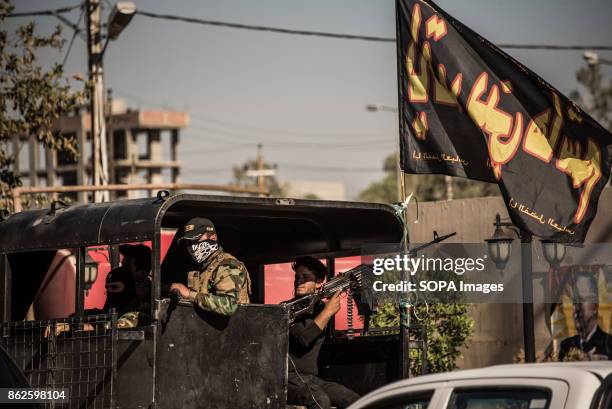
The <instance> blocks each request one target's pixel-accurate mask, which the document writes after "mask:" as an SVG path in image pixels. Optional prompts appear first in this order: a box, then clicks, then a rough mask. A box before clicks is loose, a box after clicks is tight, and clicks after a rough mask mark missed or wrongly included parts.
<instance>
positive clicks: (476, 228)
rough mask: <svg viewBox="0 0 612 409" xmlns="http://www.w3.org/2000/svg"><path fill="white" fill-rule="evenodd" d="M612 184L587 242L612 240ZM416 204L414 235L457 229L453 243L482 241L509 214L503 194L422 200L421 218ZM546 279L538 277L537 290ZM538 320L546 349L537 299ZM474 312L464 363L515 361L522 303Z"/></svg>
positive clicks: (423, 238) (419, 239)
mask: <svg viewBox="0 0 612 409" xmlns="http://www.w3.org/2000/svg"><path fill="white" fill-rule="evenodd" d="M610 203H612V188H609V187H608V188H606V189H605V190H604V191H603V192H602V195H601V197H600V200H599V208H598V212H597V217H596V218H595V220H594V221H593V224H592V225H591V229H590V230H589V234H588V236H587V239H586V242H590V243H604V242H612V206H611V205H610ZM415 208H416V206H415V204H414V203H412V204H411V206H410V211H409V218H408V225H409V228H410V240H411V241H412V242H413V243H424V242H427V241H429V240H431V239H432V231H433V230H437V231H438V233H439V234H440V235H442V234H447V233H451V232H454V231H456V232H457V235H456V236H454V237H452V238H450V239H449V240H448V241H447V242H448V243H452V242H455V243H483V241H484V240H485V239H487V238H489V237H491V235H492V234H493V231H494V227H493V222H494V220H495V214H496V213H499V214H500V215H501V216H502V218H507V217H508V213H507V211H506V208H505V206H504V202H503V200H502V198H501V197H487V198H475V199H462V200H450V201H439V202H425V203H420V204H419V219H418V223H414V221H415V220H416V211H415ZM542 285H543V283H540V282H537V281H536V282H534V291H535V292H537V291H538V290H540V289H541V288H542ZM534 309H535V322H536V324H535V325H536V350H537V351H538V353H540V352H541V351H543V350H544V349H545V348H546V347H547V346H548V344H549V342H550V331H549V330H548V328H547V325H546V322H547V314H546V312H545V306H544V305H542V304H539V305H538V304H536V305H534ZM471 315H472V317H473V318H474V321H475V332H474V335H473V337H472V338H471V340H470V342H469V344H468V347H467V348H464V350H463V356H464V357H463V359H461V360H460V361H459V362H458V364H459V367H460V368H475V367H481V366H487V365H494V364H501V363H511V362H512V360H513V358H514V357H515V356H516V355H517V354H518V352H519V349H520V348H522V346H523V336H522V334H523V320H522V305H521V304H474V305H472V306H471Z"/></svg>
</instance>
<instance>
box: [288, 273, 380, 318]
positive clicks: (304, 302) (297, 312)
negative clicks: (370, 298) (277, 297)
mask: <svg viewBox="0 0 612 409" xmlns="http://www.w3.org/2000/svg"><path fill="white" fill-rule="evenodd" d="M371 268H372V267H371V266H369V265H367V264H360V265H358V266H357V267H355V268H353V269H350V270H348V271H345V272H344V273H342V274H338V275H337V276H335V277H334V278H332V279H331V280H329V281H328V282H327V283H325V284H324V285H323V286H322V287H321V289H320V290H318V291H316V292H315V293H313V294H309V295H305V296H303V297H300V298H296V299H295V300H291V301H285V302H283V303H281V305H284V306H286V307H288V309H289V323H290V324H292V323H293V322H294V321H295V319H296V318H298V317H299V316H301V315H304V314H309V313H312V311H313V310H314V307H315V305H317V304H318V303H319V302H320V301H321V300H322V299H324V298H329V297H331V296H332V295H334V294H335V293H337V292H342V291H345V290H348V289H349V288H352V289H358V288H360V287H361V285H362V282H363V277H364V272H366V271H367V270H368V269H371Z"/></svg>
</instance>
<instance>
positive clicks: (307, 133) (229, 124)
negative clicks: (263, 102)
mask: <svg viewBox="0 0 612 409" xmlns="http://www.w3.org/2000/svg"><path fill="white" fill-rule="evenodd" d="M113 92H114V93H115V94H117V95H120V96H122V97H124V98H127V99H131V100H133V101H136V102H139V103H146V104H151V105H154V106H158V107H163V106H164V104H161V103H160V102H159V101H153V100H149V99H144V98H141V97H138V96H136V95H134V94H131V93H127V92H125V91H123V90H116V89H113ZM189 117H190V118H191V119H192V120H195V121H197V122H202V123H209V122H211V123H216V124H219V125H220V126H223V127H228V128H237V129H240V130H245V131H260V132H265V133H268V134H279V135H284V136H288V135H290V136H300V137H308V138H312V137H322V138H332V137H333V138H336V137H351V139H354V138H355V137H357V136H364V137H366V136H369V137H371V136H396V134H397V133H396V132H397V131H389V132H363V131H355V132H347V131H343V132H329V133H328V132H310V131H299V130H291V129H279V128H267V127H259V126H253V125H246V124H238V123H235V122H229V121H222V120H219V119H216V118H213V117H210V116H207V115H202V114H200V113H196V114H194V113H191V112H190V113H189ZM210 129H211V130H212V128H210ZM224 132H228V131H227V130H225V131H224Z"/></svg>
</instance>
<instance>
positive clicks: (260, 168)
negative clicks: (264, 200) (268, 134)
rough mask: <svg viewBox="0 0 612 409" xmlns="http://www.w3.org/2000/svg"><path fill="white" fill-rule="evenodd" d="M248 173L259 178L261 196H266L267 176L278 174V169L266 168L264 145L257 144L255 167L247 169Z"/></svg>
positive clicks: (258, 186)
mask: <svg viewBox="0 0 612 409" xmlns="http://www.w3.org/2000/svg"><path fill="white" fill-rule="evenodd" d="M246 175H247V176H248V177H253V178H254V177H256V178H257V188H258V189H259V191H260V192H262V193H261V194H260V196H266V176H274V175H276V169H274V168H272V169H265V162H264V159H263V145H262V144H258V145H257V157H256V158H255V169H247V170H246Z"/></svg>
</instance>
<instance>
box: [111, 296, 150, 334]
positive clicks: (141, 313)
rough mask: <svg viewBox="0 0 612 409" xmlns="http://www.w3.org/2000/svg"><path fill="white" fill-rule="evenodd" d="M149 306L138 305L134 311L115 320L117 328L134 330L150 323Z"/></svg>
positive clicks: (145, 304)
mask: <svg viewBox="0 0 612 409" xmlns="http://www.w3.org/2000/svg"><path fill="white" fill-rule="evenodd" d="M150 306H151V304H150V303H148V302H146V303H142V304H140V306H139V308H138V309H137V310H136V311H129V312H126V313H125V314H123V315H122V316H121V317H119V319H118V320H117V328H134V327H138V326H140V325H146V324H147V323H149V322H151V317H150V316H149V312H150V311H151V310H150Z"/></svg>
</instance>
